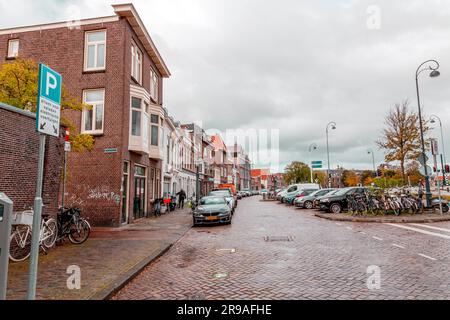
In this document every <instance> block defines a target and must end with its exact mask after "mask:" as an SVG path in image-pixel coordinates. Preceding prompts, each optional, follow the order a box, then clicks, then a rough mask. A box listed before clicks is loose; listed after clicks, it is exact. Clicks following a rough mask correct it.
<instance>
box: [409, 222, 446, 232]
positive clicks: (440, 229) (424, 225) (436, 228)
mask: <svg viewBox="0 0 450 320" xmlns="http://www.w3.org/2000/svg"><path fill="white" fill-rule="evenodd" d="M410 225H412V226H417V227H423V228H428V229H433V230H438V231H444V232H450V229H445V228H438V227H433V226H429V225H426V224H418V223H410Z"/></svg>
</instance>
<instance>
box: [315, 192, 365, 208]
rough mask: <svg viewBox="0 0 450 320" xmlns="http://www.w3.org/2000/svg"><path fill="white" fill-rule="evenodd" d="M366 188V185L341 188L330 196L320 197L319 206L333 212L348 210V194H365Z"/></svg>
mask: <svg viewBox="0 0 450 320" xmlns="http://www.w3.org/2000/svg"><path fill="white" fill-rule="evenodd" d="M365 190H366V188H364V187H349V188H344V189H340V190H339V191H337V192H335V193H334V194H332V195H330V196H324V197H322V198H321V199H320V202H319V206H320V210H324V211H326V212H331V213H341V212H342V211H344V210H347V208H348V203H347V196H348V195H351V194H361V195H363V194H364V192H365Z"/></svg>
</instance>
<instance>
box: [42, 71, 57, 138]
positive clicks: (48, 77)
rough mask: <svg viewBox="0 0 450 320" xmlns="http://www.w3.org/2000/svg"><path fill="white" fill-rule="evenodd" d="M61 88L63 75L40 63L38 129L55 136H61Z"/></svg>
mask: <svg viewBox="0 0 450 320" xmlns="http://www.w3.org/2000/svg"><path fill="white" fill-rule="evenodd" d="M61 88H62V77H61V75H60V74H59V73H57V72H56V71H54V70H52V69H50V68H49V67H47V66H46V65H44V64H42V63H40V64H39V87H38V98H37V112H36V131H38V132H40V133H44V134H48V135H51V136H55V137H58V136H59V123H60V116H61Z"/></svg>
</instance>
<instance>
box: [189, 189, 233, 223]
mask: <svg viewBox="0 0 450 320" xmlns="http://www.w3.org/2000/svg"><path fill="white" fill-rule="evenodd" d="M192 214H193V220H194V227H195V226H197V225H203V224H215V223H226V224H230V223H231V219H232V215H231V209H230V207H229V205H228V201H227V199H226V198H225V197H214V196H213V197H203V198H201V199H200V203H199V205H198V206H197V207H196V208H195V209H194V211H193V212H192Z"/></svg>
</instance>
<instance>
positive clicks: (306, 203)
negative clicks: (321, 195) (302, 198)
mask: <svg viewBox="0 0 450 320" xmlns="http://www.w3.org/2000/svg"><path fill="white" fill-rule="evenodd" d="M304 207H305V208H306V209H312V208H313V203H312V202H311V201H306V202H305V204H304Z"/></svg>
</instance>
